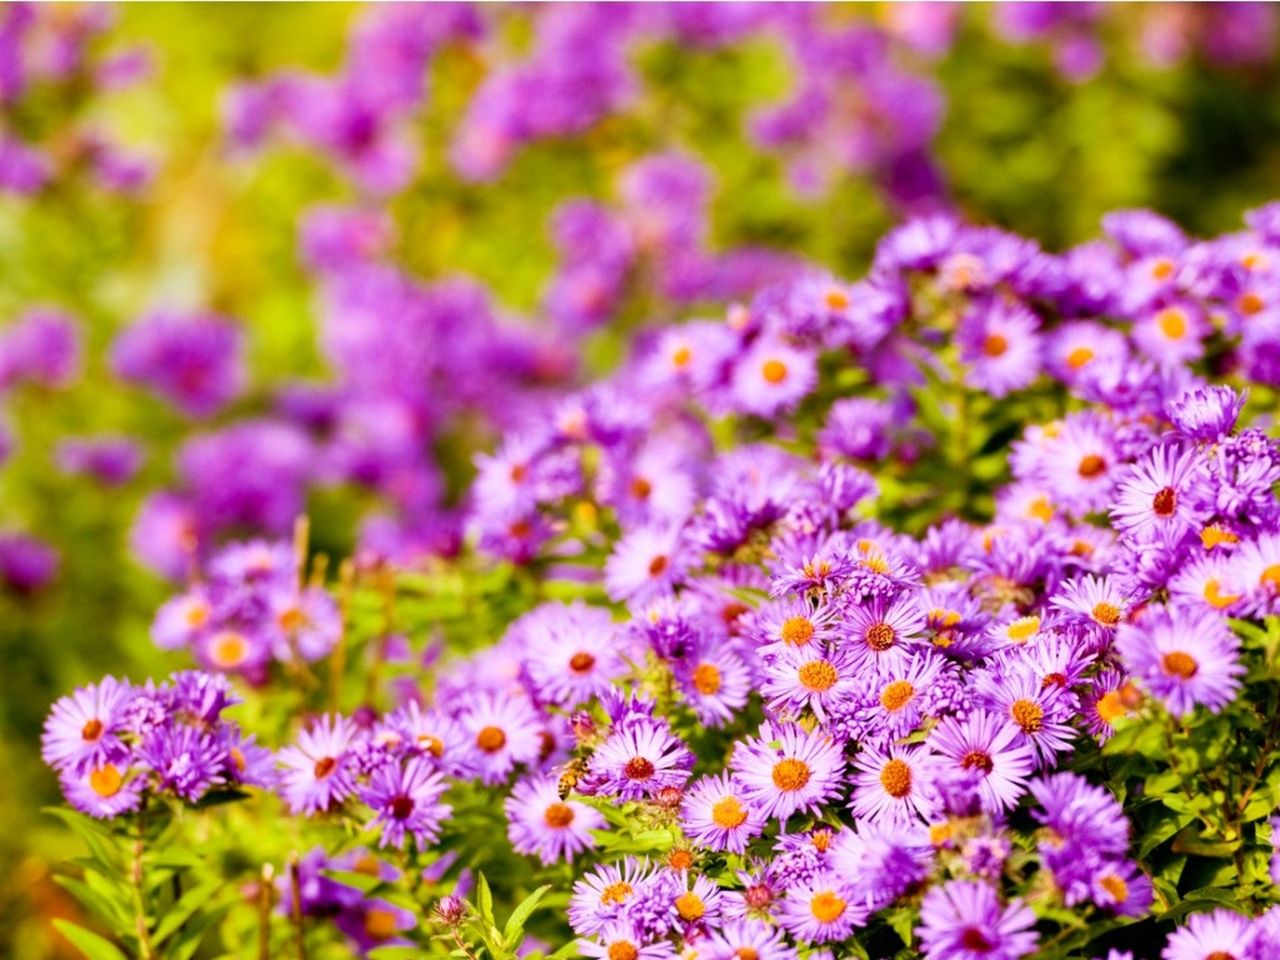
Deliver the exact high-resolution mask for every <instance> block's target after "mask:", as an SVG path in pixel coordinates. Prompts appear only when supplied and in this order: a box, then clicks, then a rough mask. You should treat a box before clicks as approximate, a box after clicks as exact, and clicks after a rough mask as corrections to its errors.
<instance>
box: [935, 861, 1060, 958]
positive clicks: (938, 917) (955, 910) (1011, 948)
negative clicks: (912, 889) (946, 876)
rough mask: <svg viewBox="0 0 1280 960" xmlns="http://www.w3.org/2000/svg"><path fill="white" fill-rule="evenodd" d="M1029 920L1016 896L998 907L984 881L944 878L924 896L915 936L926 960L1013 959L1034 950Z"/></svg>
mask: <svg viewBox="0 0 1280 960" xmlns="http://www.w3.org/2000/svg"><path fill="white" fill-rule="evenodd" d="M1035 922H1036V920H1035V914H1033V913H1032V912H1031V911H1030V910H1029V909H1027V907H1025V906H1023V904H1022V901H1020V900H1013V901H1010V903H1009V904H1008V905H1007V906H1003V907H1002V906H1001V905H1000V901H999V899H998V898H997V896H996V891H995V890H994V889H992V888H991V887H990V886H988V885H987V884H985V883H978V882H975V881H972V880H950V881H948V882H947V883H945V884H943V885H941V886H937V887H934V888H933V889H931V890H930V891H929V892H928V893H927V894H925V898H924V902H923V903H922V904H921V905H920V926H919V927H917V928H916V935H917V936H918V937H919V938H920V945H921V947H922V949H923V953H924V956H925V958H926V960H979V958H981V960H1017V958H1019V957H1025V956H1027V955H1028V954H1030V953H1032V952H1033V951H1034V950H1035V949H1036V944H1037V941H1038V938H1037V936H1036V932H1035V930H1034V929H1032V928H1033V927H1034V926H1035Z"/></svg>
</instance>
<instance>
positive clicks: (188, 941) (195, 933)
mask: <svg viewBox="0 0 1280 960" xmlns="http://www.w3.org/2000/svg"><path fill="white" fill-rule="evenodd" d="M231 906H232V905H231V904H229V903H225V904H223V905H222V906H220V907H218V908H217V909H216V910H210V911H209V912H208V913H206V914H204V915H203V916H200V917H198V918H196V920H194V921H193V922H191V923H188V924H187V925H186V926H185V927H183V928H182V931H181V932H180V933H179V934H178V936H177V938H176V939H174V940H173V942H171V943H170V944H169V947H168V960H190V957H191V956H192V954H194V953H195V952H196V950H198V949H199V948H200V942H201V941H202V940H204V938H205V936H206V935H207V934H208V933H209V931H210V930H212V929H213V928H214V927H215V926H217V925H218V924H219V923H221V922H222V918H223V917H225V916H226V915H227V913H228V912H230V910H231Z"/></svg>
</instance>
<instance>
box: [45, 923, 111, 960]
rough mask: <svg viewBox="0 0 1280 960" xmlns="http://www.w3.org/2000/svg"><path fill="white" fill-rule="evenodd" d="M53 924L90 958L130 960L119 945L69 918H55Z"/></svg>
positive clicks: (91, 959)
mask: <svg viewBox="0 0 1280 960" xmlns="http://www.w3.org/2000/svg"><path fill="white" fill-rule="evenodd" d="M53 925H54V927H55V928H56V929H57V931H58V932H59V933H60V934H62V935H63V936H64V937H66V938H67V939H68V940H70V941H71V944H72V946H74V947H75V948H76V949H77V950H79V951H80V952H81V953H83V954H84V955H85V956H86V957H88V958H89V960H128V958H127V957H126V956H125V955H124V953H123V952H121V950H120V948H119V947H117V946H116V945H115V944H113V943H112V942H111V941H110V940H107V939H106V938H104V937H100V936H98V935H97V934H96V933H94V932H93V931H92V930H86V929H85V928H84V927H78V926H76V925H75V924H74V923H72V922H71V921H69V920H54V921H53Z"/></svg>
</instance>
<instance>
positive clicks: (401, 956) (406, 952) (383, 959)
mask: <svg viewBox="0 0 1280 960" xmlns="http://www.w3.org/2000/svg"><path fill="white" fill-rule="evenodd" d="M365 956H366V957H368V958H369V960H416V958H418V957H421V956H422V948H421V947H374V948H373V949H372V950H370V951H369V952H368V953H366V954H365Z"/></svg>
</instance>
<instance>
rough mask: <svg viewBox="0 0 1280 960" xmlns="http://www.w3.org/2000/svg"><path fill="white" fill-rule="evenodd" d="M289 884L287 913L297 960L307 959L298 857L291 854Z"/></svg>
mask: <svg viewBox="0 0 1280 960" xmlns="http://www.w3.org/2000/svg"><path fill="white" fill-rule="evenodd" d="M289 881H290V882H289V886H290V889H291V892H292V894H293V895H292V897H291V901H290V905H289V915H290V917H291V918H292V919H293V932H294V942H295V943H296V945H297V948H298V949H297V957H298V960H307V938H306V937H305V936H304V930H303V926H302V882H301V878H300V877H299V871H298V858H297V856H296V855H295V856H292V857H290V858H289Z"/></svg>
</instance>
